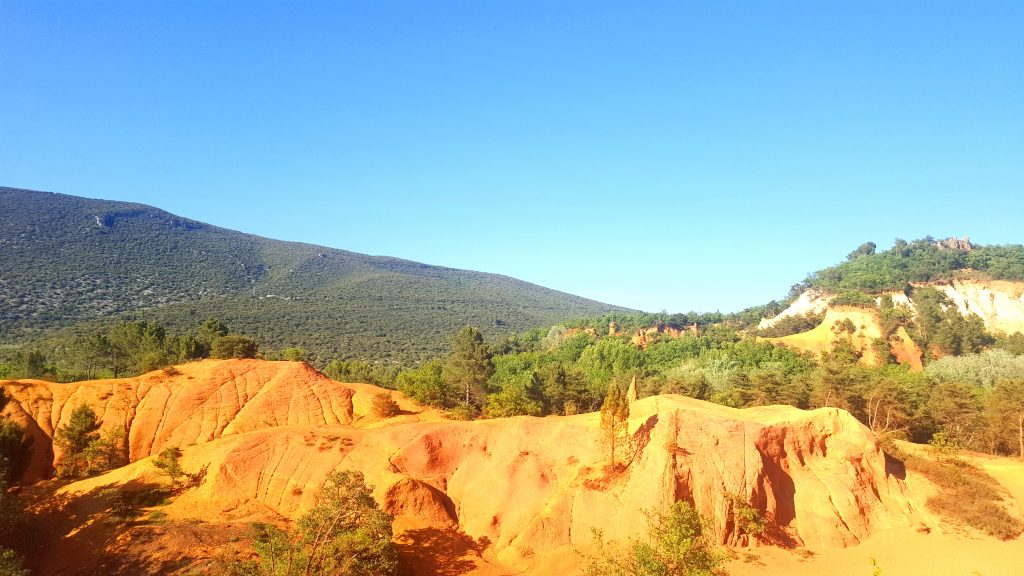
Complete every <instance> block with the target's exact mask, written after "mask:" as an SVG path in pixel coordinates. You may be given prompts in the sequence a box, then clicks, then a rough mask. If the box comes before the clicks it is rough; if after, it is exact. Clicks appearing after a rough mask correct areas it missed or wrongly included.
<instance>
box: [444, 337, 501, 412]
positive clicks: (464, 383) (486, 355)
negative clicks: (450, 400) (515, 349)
mask: <svg viewBox="0 0 1024 576" xmlns="http://www.w3.org/2000/svg"><path fill="white" fill-rule="evenodd" d="M491 374H494V364H493V363H492V362H491V352H490V350H488V349H487V346H486V345H485V344H484V338H483V336H482V335H481V334H480V331H479V330H477V329H476V328H473V327H472V326H466V327H465V328H463V329H462V330H460V331H459V333H458V334H456V335H455V340H454V342H452V353H451V356H449V357H448V360H447V361H446V362H445V365H444V378H445V380H446V381H447V382H449V383H450V384H451V385H452V386H454V387H456V388H457V389H458V390H460V391H461V392H462V394H463V396H464V398H463V403H464V405H465V406H474V407H476V408H479V407H480V406H481V405H482V403H483V399H484V396H485V395H486V393H487V389H486V386H487V380H488V378H490V377H491Z"/></svg>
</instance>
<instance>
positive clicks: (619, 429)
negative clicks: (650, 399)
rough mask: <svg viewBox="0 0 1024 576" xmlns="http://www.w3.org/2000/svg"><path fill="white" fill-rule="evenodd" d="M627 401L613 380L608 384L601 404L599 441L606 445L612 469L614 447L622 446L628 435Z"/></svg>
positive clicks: (613, 464)
mask: <svg viewBox="0 0 1024 576" xmlns="http://www.w3.org/2000/svg"><path fill="white" fill-rule="evenodd" d="M628 420H629V401H628V400H627V399H626V395H625V394H623V393H622V389H621V388H619V386H618V384H615V383H614V382H613V383H612V384H611V385H610V386H608V395H607V396H605V398H604V404H602V405H601V441H602V443H603V444H604V445H605V446H606V447H608V449H609V456H610V458H611V463H612V469H613V470H614V469H615V449H616V448H617V447H620V446H623V445H624V444H625V443H626V440H627V438H628V437H629V422H628Z"/></svg>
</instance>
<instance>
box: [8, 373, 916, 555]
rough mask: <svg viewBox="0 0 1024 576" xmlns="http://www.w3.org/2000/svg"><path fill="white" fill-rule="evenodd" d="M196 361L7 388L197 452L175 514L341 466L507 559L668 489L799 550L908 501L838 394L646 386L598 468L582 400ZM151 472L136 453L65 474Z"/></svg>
mask: <svg viewBox="0 0 1024 576" xmlns="http://www.w3.org/2000/svg"><path fill="white" fill-rule="evenodd" d="M197 366H198V368H193V367H192V366H184V367H182V368H181V371H182V375H180V376H175V377H174V379H173V380H170V381H168V380H166V378H167V377H164V376H159V375H147V376H143V377H141V378H139V379H131V380H122V381H120V384H116V385H115V384H114V383H110V382H106V383H97V382H89V383H83V384H79V385H72V386H67V385H63V386H67V387H66V388H65V387H62V385H54V384H45V383H26V384H24V385H23V386H21V388H20V389H18V390H15V391H14V394H13V395H14V397H15V403H12V404H20V405H21V406H22V407H23V408H18V409H23V410H24V413H25V414H28V415H30V416H32V417H33V418H36V417H39V418H40V420H39V425H38V429H39V430H40V431H41V432H42V433H44V434H46V433H48V432H49V431H52V429H53V427H54V425H56V424H58V423H60V422H61V421H62V417H61V416H60V415H65V414H70V410H71V409H72V407H73V406H74V405H76V404H77V402H78V401H82V400H89V401H90V402H96V404H95V407H97V409H98V412H99V413H100V414H101V415H102V417H103V419H104V425H111V423H123V422H126V423H127V424H128V426H129V429H130V431H131V432H130V434H129V440H130V447H131V451H132V454H133V456H134V457H136V458H141V457H144V456H145V455H148V454H152V453H154V452H155V451H157V450H158V449H159V448H160V447H161V446H164V445H169V444H173V445H180V446H181V447H182V448H183V451H184V455H183V457H182V465H183V467H184V468H185V469H186V470H188V471H191V472H194V471H198V470H201V469H205V477H204V479H203V481H202V483H201V484H200V485H199V486H198V487H196V488H193V489H190V490H187V491H185V492H184V493H183V494H182V495H180V496H179V497H177V498H176V500H175V501H174V502H173V503H172V504H171V505H170V508H169V509H168V510H169V511H172V512H173V511H174V510H177V511H178V513H179V515H188V514H192V515H196V514H198V515H202V516H203V517H205V518H211V517H212V518H219V519H222V520H224V521H231V520H237V521H243V520H252V519H261V518H266V517H268V516H269V517H274V516H276V515H281V516H285V517H292V518H295V517H298V516H299V515H301V514H302V512H303V511H304V510H307V509H309V508H310V507H312V506H313V505H314V503H315V493H316V490H317V489H318V488H319V487H320V486H321V485H322V484H323V482H324V480H325V479H326V477H327V475H328V474H330V473H331V472H332V471H334V470H337V469H354V470H359V471H361V472H363V474H364V476H365V478H366V481H367V483H368V484H370V485H372V486H374V493H375V496H376V497H377V499H378V501H379V502H380V503H381V505H382V507H383V508H384V509H385V510H387V511H389V512H390V513H392V514H394V515H395V516H396V519H395V526H396V531H398V532H401V531H403V530H413V531H415V530H420V529H424V528H429V529H436V530H439V531H449V532H450V531H451V530H453V529H454V530H456V531H460V533H463V534H465V535H466V536H467V537H469V538H471V539H472V541H474V542H486V547H485V551H484V556H485V557H486V558H487V560H488V561H490V562H493V563H496V564H500V565H502V566H505V567H508V568H510V569H515V570H525V571H530V570H534V569H537V566H538V565H539V564H540V563H543V562H545V561H547V559H549V558H553V557H556V556H557V555H558V554H562V555H566V554H572V553H573V552H572V551H573V550H574V549H576V548H580V547H584V548H585V547H586V546H588V545H589V544H590V543H591V528H595V527H597V528H601V529H603V530H604V532H605V535H606V537H607V538H609V539H616V540H626V539H628V538H630V537H632V536H635V535H636V534H637V532H638V530H642V527H643V526H645V523H644V518H643V514H642V510H643V509H660V508H664V507H667V506H668V505H669V504H671V503H672V502H675V501H677V500H686V501H688V502H691V503H692V504H693V505H694V507H695V508H696V509H697V510H698V511H699V512H701V514H703V515H704V516H706V517H707V518H709V519H712V521H713V530H714V533H715V535H716V537H717V538H718V540H720V541H722V542H729V543H738V544H749V545H760V544H783V545H787V546H806V547H808V548H812V549H814V548H827V547H842V546H849V545H852V544H856V543H857V542H859V541H860V540H862V539H864V538H865V537H867V536H868V535H870V534H872V533H874V532H875V531H877V530H880V529H884V528H888V527H891V526H894V525H906V524H907V523H908V522H909V520H908V519H909V517H910V515H911V514H912V512H913V511H912V510H911V509H910V505H909V504H908V501H907V499H906V498H905V496H904V493H903V484H902V482H901V481H900V480H899V479H897V478H894V477H891V476H888V475H887V474H886V470H885V461H884V456H883V455H882V453H881V452H880V451H879V448H878V445H877V442H876V440H875V438H874V436H873V435H872V434H871V433H870V432H869V431H868V430H867V429H866V428H865V427H864V426H862V425H861V424H860V423H858V422H857V421H856V420H855V419H854V418H853V417H851V416H850V415H849V414H848V413H847V412H845V411H842V410H837V409H820V410H814V411H803V410H799V409H796V408H792V407H788V406H767V407H759V408H750V409H745V410H737V409H733V408H728V407H724V406H719V405H715V404H710V403H706V402H701V401H698V400H693V399H690V398H685V397H682V396H671V395H667V396H656V397H651V398H645V399H643V400H639V401H637V402H635V403H634V404H633V406H632V417H631V419H630V426H629V430H630V433H631V435H632V438H633V445H634V446H635V450H634V451H633V452H632V453H631V454H630V457H629V458H628V461H627V464H626V465H625V466H621V467H620V468H618V469H615V470H612V469H611V468H610V467H609V466H608V459H607V454H606V452H605V450H604V449H603V448H602V447H601V445H600V443H599V441H598V439H599V436H600V434H599V415H598V414H582V415H577V416H568V417H546V418H531V417H517V418H507V419H495V420H484V421H476V422H453V421H433V422H431V421H410V420H408V419H404V420H403V418H408V417H407V416H402V417H399V418H398V419H396V420H394V421H393V422H392V423H390V424H389V423H387V422H374V423H373V425H372V426H366V427H356V426H353V425H352V420H353V416H352V409H351V406H352V402H351V398H352V393H351V391H350V390H349V389H348V388H346V387H345V386H344V385H342V384H338V383H335V382H332V381H330V380H327V379H326V378H324V377H322V376H320V375H318V374H317V373H316V372H315V371H312V370H311V369H309V368H308V367H305V366H304V365H301V364H297V363H270V362H258V361H231V362H226V363H223V364H217V363H211V362H204V363H200V364H198V365H197ZM200 368H201V370H200ZM204 374H205V375H206V376H208V378H209V380H208V381H204V380H202V379H201V378H200V376H201V375H204ZM189 375H192V379H191V380H189V379H188V376H189ZM104 386H105V387H104ZM364 387H365V385H364ZM122 388H124V389H122ZM108 393H109V394H110V395H109V397H107V398H104V399H101V398H100V397H101V396H104V395H106V394H108ZM362 393H364V394H365V393H366V391H365V390H364V391H362ZM133 400H134V401H133ZM48 406H52V408H51V407H48ZM155 406H163V407H164V408H162V409H160V410H158V409H156V408H155ZM358 418H359V416H356V420H358ZM620 458H621V456H620ZM153 474H155V472H154V470H153V468H152V465H151V464H150V463H149V461H146V460H144V461H140V462H135V463H134V464H131V465H129V466H127V467H125V468H122V469H118V470H115V471H112V472H110V473H108V474H106V475H104V476H100V477H97V478H92V479H88V480H84V481H81V482H78V483H76V484H72V485H70V486H68V487H67V488H66V490H67V491H69V492H86V491H89V490H93V489H96V488H99V487H102V486H106V485H110V484H111V483H119V482H120V483H123V482H128V481H131V480H135V479H139V478H144V477H147V475H153ZM730 495H738V496H739V498H740V499H742V500H745V501H748V502H750V503H751V504H753V505H754V506H755V507H757V508H758V509H759V510H761V511H762V512H763V513H764V514H765V516H766V518H767V519H768V520H769V527H770V528H769V530H768V531H767V533H766V534H765V535H764V536H762V537H761V538H759V539H758V540H752V539H749V538H748V537H746V536H742V535H740V534H738V533H737V531H736V528H735V526H734V525H733V522H732V520H731V518H732V516H731V514H730V510H731V509H730V505H731V504H730V501H731V500H730ZM449 532H446V533H449ZM421 534H422V532H421Z"/></svg>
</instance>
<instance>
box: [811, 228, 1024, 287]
mask: <svg viewBox="0 0 1024 576" xmlns="http://www.w3.org/2000/svg"><path fill="white" fill-rule="evenodd" d="M960 271H964V272H966V271H971V272H974V273H979V274H982V275H984V276H987V277H989V278H992V279H995V280H1024V246H1021V245H1019V244H1015V245H1005V246H981V245H972V244H971V243H970V241H968V240H967V239H966V238H965V239H963V240H957V239H955V238H950V239H947V240H943V241H936V240H934V239H933V238H931V237H928V238H923V239H920V240H915V241H913V242H906V241H903V240H899V239H897V240H896V242H895V244H894V245H893V247H892V248H890V249H889V250H886V251H884V252H877V251H876V249H875V244H874V243H873V242H866V243H864V244H862V245H861V246H860V247H858V248H857V249H856V250H854V251H853V252H851V253H850V254H849V256H847V259H846V261H845V262H842V263H840V264H837V265H835V266H832V267H829V268H825V269H824V270H819V271H817V272H815V273H814V274H811V275H810V276H808V277H807V279H806V280H804V281H803V282H802V283H800V284H797V285H796V286H794V287H793V289H794V294H799V293H800V292H802V291H803V290H805V289H807V288H820V289H824V290H827V291H829V292H833V293H843V292H862V293H869V294H877V293H880V292H891V291H897V290H902V289H904V287H905V286H906V285H907V284H909V283H911V282H914V283H918V282H936V281H941V280H949V279H952V278H953V277H954V275H955V274H957V273H958V272H960Z"/></svg>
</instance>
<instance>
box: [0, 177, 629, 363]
mask: <svg viewBox="0 0 1024 576" xmlns="http://www.w3.org/2000/svg"><path fill="white" fill-rule="evenodd" d="M0 210H2V211H3V214H4V218H3V219H2V220H0V271H2V274H0V342H2V343H14V342H24V341H26V340H38V339H40V338H45V337H48V336H50V335H54V334H57V333H67V332H71V333H76V332H87V331H88V330H90V329H91V328H94V327H95V326H96V325H99V324H103V323H109V321H110V320H111V318H112V317H118V316H126V315H134V316H138V317H145V318H147V319H154V320H157V321H160V322H162V323H165V324H167V325H168V326H169V327H171V328H176V329H182V330H184V329H192V328H194V327H195V326H197V325H198V324H199V323H201V322H202V321H203V320H204V319H206V318H208V317H216V318H218V319H220V320H222V321H224V322H225V323H227V324H228V325H229V326H230V327H231V328H232V330H234V331H237V332H242V333H246V334H249V335H251V336H253V337H255V338H257V339H258V340H259V341H260V343H261V344H263V345H264V346H266V347H270V348H275V347H284V346H303V347H305V348H307V349H308V350H309V351H310V352H311V353H312V354H314V355H317V356H320V357H323V358H357V357H373V358H378V359H382V360H388V359H390V360H395V361H403V362H407V361H416V360H420V359H423V358H426V357H429V356H433V355H436V354H438V353H440V352H441V351H443V350H445V349H446V347H447V344H448V340H449V339H450V338H451V336H452V334H454V333H455V332H456V331H457V330H458V329H459V328H460V327H462V326H464V325H466V324H474V325H477V326H480V327H481V328H483V329H484V330H485V331H486V332H487V333H489V334H493V335H495V336H498V335H504V334H511V333H516V332H522V331H526V330H529V329H532V328H537V327H541V326H547V325H551V324H555V323H558V322H561V321H564V320H566V319H569V318H576V317H583V316H595V315H600V314H604V313H607V312H610V311H615V310H626V309H625V308H621V307H617V306H613V305H609V304H603V303H600V302H595V301H593V300H588V299H585V298H582V297H579V296H574V295H571V294H566V293H563V292H558V291H556V290H551V289H548V288H544V287H541V286H537V285H535V284H531V283H529V282H525V281H522V280H517V279H515V278H510V277H507V276H501V275H497V274H488V273H483V272H474V271H468V270H458V269H454V268H446V267H441V266H431V265H427V264H422V263H419V262H413V261H409V260H402V259H399V258H392V257H386V256H369V255H365V254H359V253H355V252H349V251H346V250H340V249H334V248H327V247H322V246H315V245H311V244H302V243H296V242H285V241H280V240H272V239H269V238H263V237H259V236H254V235H251V234H245V233H242V232H237V231H233V230H228V229H224V228H219V227H216V226H212V225H209V224H205V223H202V222H198V221H195V220H190V219H188V218H183V217H180V216H176V215H174V214H171V213H169V212H165V211H163V210H160V209H158V208H154V207H151V206H146V205H143V204H137V203H128V202H116V201H107V200H93V199H88V198H81V197H76V196H68V195H64V194H56V193H50V192H37V191H31V190H23V189H16V188H0Z"/></svg>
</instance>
